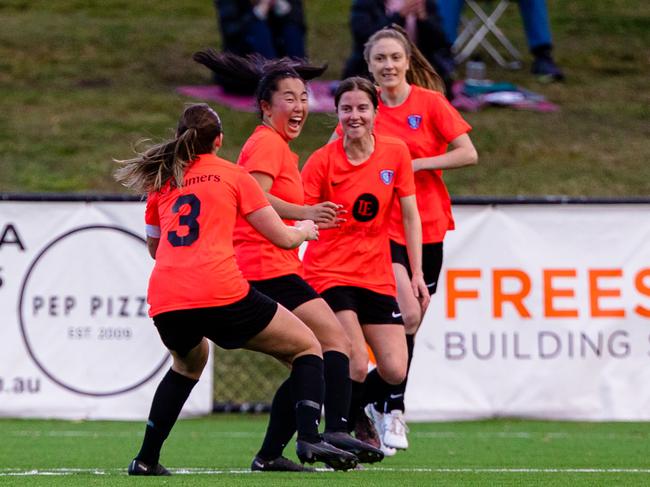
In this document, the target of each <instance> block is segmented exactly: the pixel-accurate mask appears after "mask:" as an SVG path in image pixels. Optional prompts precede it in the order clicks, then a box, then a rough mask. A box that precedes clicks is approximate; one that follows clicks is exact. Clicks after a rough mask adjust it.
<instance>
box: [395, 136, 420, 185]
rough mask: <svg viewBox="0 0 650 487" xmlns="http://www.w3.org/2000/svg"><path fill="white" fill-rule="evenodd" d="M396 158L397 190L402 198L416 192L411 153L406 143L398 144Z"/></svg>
mask: <svg viewBox="0 0 650 487" xmlns="http://www.w3.org/2000/svg"><path fill="white" fill-rule="evenodd" d="M395 159H396V160H397V163H398V166H397V174H396V175H395V192H396V193H397V196H399V197H400V198H402V197H404V196H411V195H414V194H415V176H414V175H413V163H412V161H411V154H410V152H409V150H408V148H407V147H406V144H404V143H401V144H400V145H398V146H396V150H395Z"/></svg>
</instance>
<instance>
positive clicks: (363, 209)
mask: <svg viewBox="0 0 650 487" xmlns="http://www.w3.org/2000/svg"><path fill="white" fill-rule="evenodd" d="M378 212H379V200H378V199H377V197H376V196H375V195H374V194H371V193H363V194H362V195H361V196H359V197H358V198H357V200H356V201H355V202H354V206H353V207H352V215H353V216H354V219H355V220H357V221H360V222H369V221H370V220H372V219H373V218H374V217H376V216H377V213H378Z"/></svg>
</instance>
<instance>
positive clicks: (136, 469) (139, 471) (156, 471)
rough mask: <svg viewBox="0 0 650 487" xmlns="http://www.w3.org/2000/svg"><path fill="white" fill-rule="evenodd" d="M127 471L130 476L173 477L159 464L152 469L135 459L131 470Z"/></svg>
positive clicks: (130, 465)
mask: <svg viewBox="0 0 650 487" xmlns="http://www.w3.org/2000/svg"><path fill="white" fill-rule="evenodd" d="M127 471H128V473H129V475H171V473H170V472H169V470H167V469H166V468H165V467H163V466H162V465H161V464H159V463H157V464H156V465H154V466H153V467H152V466H149V465H147V464H146V463H144V462H142V461H141V460H138V459H137V458H134V459H133V461H132V462H131V463H129V469H128V470H127Z"/></svg>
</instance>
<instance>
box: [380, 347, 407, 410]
mask: <svg viewBox="0 0 650 487" xmlns="http://www.w3.org/2000/svg"><path fill="white" fill-rule="evenodd" d="M414 347H415V335H406V348H407V350H408V362H407V366H406V378H405V379H404V381H403V382H402V383H401V384H398V385H397V386H391V387H389V390H388V391H387V395H386V398H385V402H384V408H383V412H385V413H386V412H390V411H394V410H395V409H398V410H399V411H402V412H404V410H405V407H404V394H405V393H406V382H407V381H408V378H409V376H408V374H409V372H410V370H411V360H413V348H414ZM391 389H392V390H391Z"/></svg>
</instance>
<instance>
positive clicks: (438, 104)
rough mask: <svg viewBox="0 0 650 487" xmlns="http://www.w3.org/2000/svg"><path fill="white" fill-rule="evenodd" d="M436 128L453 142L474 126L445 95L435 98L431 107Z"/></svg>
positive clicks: (448, 140)
mask: <svg viewBox="0 0 650 487" xmlns="http://www.w3.org/2000/svg"><path fill="white" fill-rule="evenodd" d="M429 113H430V114H431V119H432V123H433V126H434V128H435V129H436V130H437V131H438V132H440V135H442V137H443V138H444V139H445V140H446V141H447V142H451V141H452V140H454V139H455V138H456V137H458V136H460V135H463V134H466V133H467V132H469V131H470V130H472V126H471V125H470V124H468V123H467V122H466V121H465V119H464V118H463V117H462V116H461V114H460V113H458V110H456V109H455V108H454V107H453V106H452V105H451V103H449V102H448V101H447V99H446V98H445V97H444V96H443V95H439V96H437V97H436V98H433V103H432V104H431V107H430V109H429Z"/></svg>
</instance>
